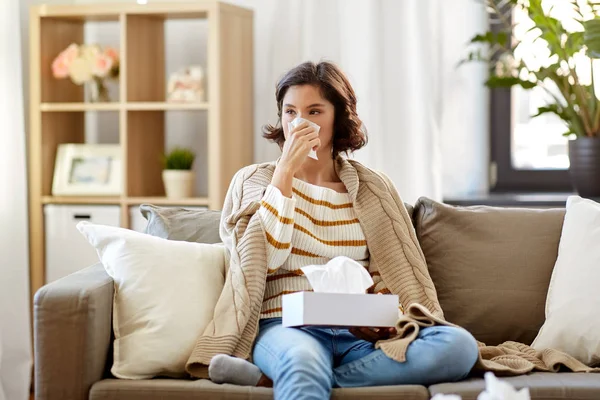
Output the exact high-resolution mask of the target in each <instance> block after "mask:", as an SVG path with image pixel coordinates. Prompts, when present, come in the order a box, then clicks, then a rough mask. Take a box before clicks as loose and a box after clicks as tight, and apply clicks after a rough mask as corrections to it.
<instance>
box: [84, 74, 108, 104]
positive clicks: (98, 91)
mask: <svg viewBox="0 0 600 400" xmlns="http://www.w3.org/2000/svg"><path fill="white" fill-rule="evenodd" d="M86 85H87V88H88V92H89V101H90V102H91V103H107V102H109V101H110V98H109V97H108V88H107V87H106V85H105V84H104V80H102V79H100V78H94V79H93V80H91V81H89V82H88V83H87V84H86Z"/></svg>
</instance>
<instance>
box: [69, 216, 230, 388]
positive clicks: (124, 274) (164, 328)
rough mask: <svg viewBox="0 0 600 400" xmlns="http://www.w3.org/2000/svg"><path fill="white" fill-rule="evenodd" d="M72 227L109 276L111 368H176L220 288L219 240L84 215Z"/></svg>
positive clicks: (178, 371) (134, 375) (145, 373)
mask: <svg viewBox="0 0 600 400" xmlns="http://www.w3.org/2000/svg"><path fill="white" fill-rule="evenodd" d="M77 229H79V231H80V232H81V233H82V234H83V235H84V236H85V237H86V238H87V240H88V241H89V242H90V244H91V245H92V246H94V247H95V248H96V250H97V252H98V255H99V257H100V260H101V261H102V264H103V265H104V268H105V269H106V272H107V273H108V274H109V275H110V276H111V277H112V278H113V280H114V282H115V297H114V304H113V329H114V333H115V341H114V362H113V366H112V369H111V372H112V374H113V375H114V376H116V377H118V378H125V379H148V378H152V377H155V376H171V377H181V376H184V375H185V363H186V362H187V359H188V357H189V355H190V354H191V352H192V350H193V348H194V345H195V343H196V339H197V338H198V335H199V334H201V333H202V332H203V331H204V328H205V327H206V325H207V324H208V323H209V322H210V320H211V319H212V317H213V312H214V307H215V305H216V302H217V299H218V298H219V296H220V294H221V290H222V288H223V284H224V281H225V263H226V258H225V255H226V251H225V247H224V246H223V245H221V244H201V243H189V242H183V241H173V240H166V239H162V238H158V237H154V236H150V235H146V234H143V233H138V232H134V231H131V230H128V229H122V228H115V227H110V226H103V225H95V224H91V223H89V222H80V223H79V224H77Z"/></svg>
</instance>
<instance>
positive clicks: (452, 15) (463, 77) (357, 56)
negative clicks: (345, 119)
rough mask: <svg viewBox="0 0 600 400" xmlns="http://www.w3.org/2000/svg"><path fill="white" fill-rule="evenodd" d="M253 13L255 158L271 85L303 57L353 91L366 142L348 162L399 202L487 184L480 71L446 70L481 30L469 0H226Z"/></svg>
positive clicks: (265, 151) (478, 12)
mask: <svg viewBox="0 0 600 400" xmlns="http://www.w3.org/2000/svg"><path fill="white" fill-rule="evenodd" d="M233 2H234V3H236V4H239V5H241V6H245V7H249V8H253V9H254V17H255V20H254V24H255V36H254V38H255V65H254V68H255V133H256V139H255V148H256V151H255V159H256V161H257V162H262V161H267V160H272V159H274V158H276V157H277V156H278V154H279V149H278V148H277V147H276V146H275V145H269V144H268V143H267V142H266V141H265V140H264V139H262V138H261V137H260V127H261V126H262V125H263V124H265V123H267V122H270V123H274V122H275V120H276V106H275V96H274V93H275V83H276V82H277V80H278V78H279V77H280V76H281V75H282V74H283V73H284V72H285V71H286V70H288V69H289V68H291V67H293V66H295V65H297V64H299V63H301V62H303V61H307V60H311V61H319V60H321V59H325V60H330V61H333V62H336V63H338V64H339V65H340V67H341V68H342V69H343V70H344V71H345V72H346V73H347V75H348V76H349V78H350V81H351V83H352V85H353V87H354V89H355V91H356V93H357V96H358V111H359V116H360V117H361V118H362V119H363V122H364V123H365V125H366V127H367V129H368V132H369V144H368V145H367V146H366V147H365V148H364V149H362V150H360V151H358V152H357V153H356V157H355V158H356V159H358V160H360V161H362V162H364V163H366V164H367V165H368V166H370V167H372V168H375V169H378V170H382V171H384V172H385V173H387V174H388V175H389V176H390V177H391V178H392V180H393V181H394V183H395V184H396V186H397V187H398V189H399V191H400V194H401V195H402V197H403V199H404V200H405V201H409V202H414V201H415V200H416V199H417V198H418V197H420V196H428V197H431V198H434V199H438V200H440V199H441V198H442V196H457V195H464V194H469V193H475V192H485V191H486V190H487V172H486V171H487V166H488V153H489V150H488V139H487V137H488V135H487V132H488V129H487V104H486V103H487V101H486V98H487V95H486V91H485V90H484V88H483V87H482V82H483V80H484V74H485V68H483V66H476V65H468V66H465V67H461V68H460V69H457V68H456V64H457V63H458V60H459V59H460V58H461V57H462V56H463V55H464V54H465V45H466V43H467V41H468V39H469V38H470V36H472V35H473V34H474V33H475V32H479V31H482V30H483V29H484V28H485V24H486V18H485V11H484V9H483V6H482V5H481V4H480V3H478V2H475V1H473V0H453V1H443V0H400V1H399V0H369V1H365V0H327V1H321V0H234V1H233Z"/></svg>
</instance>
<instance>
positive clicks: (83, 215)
mask: <svg viewBox="0 0 600 400" xmlns="http://www.w3.org/2000/svg"><path fill="white" fill-rule="evenodd" d="M73 219H92V216H91V215H90V214H75V215H73Z"/></svg>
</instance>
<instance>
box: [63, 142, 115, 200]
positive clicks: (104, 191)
mask: <svg viewBox="0 0 600 400" xmlns="http://www.w3.org/2000/svg"><path fill="white" fill-rule="evenodd" d="M122 170H123V169H122V163H121V146H119V145H118V144H117V145H114V144H73V143H68V144H61V145H59V146H58V151H57V154H56V163H55V167H54V179H53V182H52V194H53V195H54V196H81V195H87V196H90V195H91V196H119V195H121V193H122V178H121V177H122V175H123V174H122Z"/></svg>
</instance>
